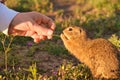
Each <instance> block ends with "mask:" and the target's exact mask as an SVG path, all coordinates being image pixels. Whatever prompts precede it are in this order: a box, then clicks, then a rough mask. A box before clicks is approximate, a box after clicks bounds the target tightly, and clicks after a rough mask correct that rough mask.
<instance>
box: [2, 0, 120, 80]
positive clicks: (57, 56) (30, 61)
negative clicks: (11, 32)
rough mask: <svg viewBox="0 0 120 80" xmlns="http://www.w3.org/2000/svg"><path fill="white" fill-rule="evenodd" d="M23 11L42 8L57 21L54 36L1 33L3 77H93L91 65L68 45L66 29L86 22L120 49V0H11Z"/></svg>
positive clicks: (79, 79)
mask: <svg viewBox="0 0 120 80" xmlns="http://www.w3.org/2000/svg"><path fill="white" fill-rule="evenodd" d="M6 5H7V6H8V7H10V8H12V9H14V10H16V11H19V12H27V11H38V12H40V13H43V14H45V15H47V16H49V17H51V18H52V19H53V20H54V21H55V23H56V30H55V32H54V35H53V39H51V40H46V41H41V42H40V43H37V44H36V43H34V42H33V39H31V38H30V37H21V36H16V37H14V36H5V35H4V34H2V33H0V41H1V42H0V80H93V78H92V75H91V72H90V70H89V68H88V67H87V66H86V65H84V64H82V63H80V62H79V61H78V60H77V59H76V58H75V57H74V56H72V55H70V53H69V52H68V51H67V50H66V49H65V47H64V45H63V42H62V41H61V39H60V36H59V35H60V34H61V33H62V31H63V29H64V28H66V27H69V26H70V25H76V26H82V27H83V28H85V29H86V30H87V31H88V35H89V37H91V38H99V37H102V38H105V39H108V40H109V41H110V42H111V43H113V44H114V45H115V46H116V47H117V48H118V49H119V50H120V1H119V0H7V2H6Z"/></svg>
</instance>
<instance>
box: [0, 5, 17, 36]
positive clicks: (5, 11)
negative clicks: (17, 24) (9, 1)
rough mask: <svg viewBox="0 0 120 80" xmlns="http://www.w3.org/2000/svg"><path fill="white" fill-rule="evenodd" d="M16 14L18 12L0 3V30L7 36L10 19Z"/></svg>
mask: <svg viewBox="0 0 120 80" xmlns="http://www.w3.org/2000/svg"><path fill="white" fill-rule="evenodd" d="M17 14H18V12H16V11H14V10H12V9H9V8H7V7H6V6H5V5H4V4H2V3H0V30H1V31H2V32H3V33H5V34H8V28H9V25H10V23H11V21H12V19H13V18H14V17H15V16H16V15H17Z"/></svg>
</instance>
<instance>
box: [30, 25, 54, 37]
mask: <svg viewBox="0 0 120 80" xmlns="http://www.w3.org/2000/svg"><path fill="white" fill-rule="evenodd" d="M32 28H33V30H34V31H36V33H37V34H38V35H44V36H48V35H52V34H53V31H52V30H51V29H48V28H46V27H45V26H44V25H38V24H35V25H34V26H33V27H32Z"/></svg>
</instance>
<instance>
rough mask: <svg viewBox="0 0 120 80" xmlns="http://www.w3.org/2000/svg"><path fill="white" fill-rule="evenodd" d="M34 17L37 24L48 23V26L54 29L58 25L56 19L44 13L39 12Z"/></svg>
mask: <svg viewBox="0 0 120 80" xmlns="http://www.w3.org/2000/svg"><path fill="white" fill-rule="evenodd" d="M33 19H34V20H35V21H36V23H37V24H41V23H43V24H46V25H48V26H47V27H48V28H50V29H52V30H54V29H55V27H56V26H55V23H54V21H53V20H52V19H51V18H49V17H47V16H45V15H43V14H40V13H38V14H37V16H35V17H34V18H33Z"/></svg>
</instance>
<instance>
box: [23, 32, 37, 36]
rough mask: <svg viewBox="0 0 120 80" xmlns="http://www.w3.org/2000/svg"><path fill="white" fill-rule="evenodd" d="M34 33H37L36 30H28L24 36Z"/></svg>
mask: <svg viewBox="0 0 120 80" xmlns="http://www.w3.org/2000/svg"><path fill="white" fill-rule="evenodd" d="M33 34H35V32H34V31H27V32H26V33H25V34H24V36H32V35H33Z"/></svg>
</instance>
